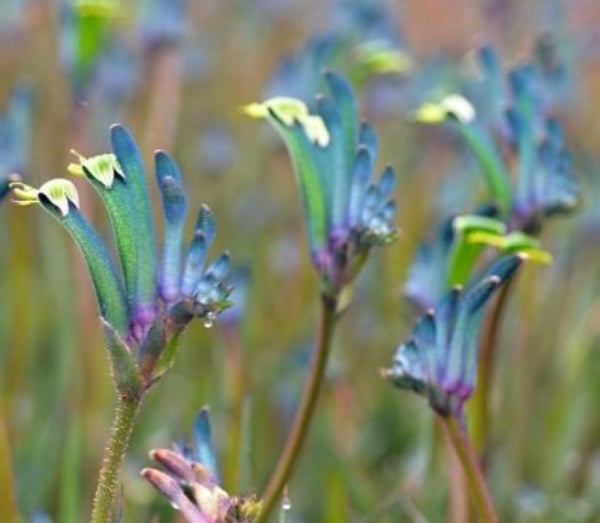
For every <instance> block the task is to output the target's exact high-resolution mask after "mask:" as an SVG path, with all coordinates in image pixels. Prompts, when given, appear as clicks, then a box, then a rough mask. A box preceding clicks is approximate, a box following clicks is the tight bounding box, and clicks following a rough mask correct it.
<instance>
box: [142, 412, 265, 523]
mask: <svg viewBox="0 0 600 523" xmlns="http://www.w3.org/2000/svg"><path fill="white" fill-rule="evenodd" d="M194 436H195V445H194V447H195V448H194V449H193V450H191V449H177V448H176V449H175V450H169V449H158V450H153V451H151V452H150V458H151V459H152V460H153V461H155V462H156V463H157V464H158V465H160V466H161V467H162V469H164V471H163V470H159V469H154V468H145V469H144V470H142V475H143V476H144V478H146V480H147V481H148V482H149V483H150V484H151V485H152V486H153V487H154V488H155V489H156V490H157V491H158V492H160V493H161V494H162V495H163V496H165V497H166V498H167V499H169V501H170V502H171V506H173V508H175V509H176V510H179V511H180V513H181V515H182V516H183V518H184V519H185V520H186V521H187V522H188V523H220V522H227V523H249V522H251V521H253V520H254V519H255V518H256V516H258V513H259V511H260V503H259V502H257V501H256V500H255V499H254V498H253V497H249V498H247V497H235V496H230V495H229V494H228V493H227V492H226V491H225V490H224V489H223V488H222V487H221V486H220V485H219V479H218V474H217V471H216V458H215V453H214V449H213V445H212V440H211V431H210V422H209V417H208V410H207V409H202V410H201V411H200V414H199V415H198V418H197V420H196V423H195V426H194Z"/></svg>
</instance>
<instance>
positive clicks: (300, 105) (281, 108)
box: [242, 96, 330, 147]
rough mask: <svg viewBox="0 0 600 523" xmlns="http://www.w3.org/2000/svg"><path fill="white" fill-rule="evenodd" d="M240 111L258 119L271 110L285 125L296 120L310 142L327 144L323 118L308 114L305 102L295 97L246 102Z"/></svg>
mask: <svg viewBox="0 0 600 523" xmlns="http://www.w3.org/2000/svg"><path fill="white" fill-rule="evenodd" d="M242 111H243V112H244V114H246V115H248V116H250V117H252V118H258V119H264V118H268V117H269V114H270V113H271V112H273V113H274V114H275V116H277V118H278V119H279V120H280V121H281V122H282V123H283V124H284V125H286V126H287V127H292V126H293V125H294V123H295V122H298V123H299V124H300V126H301V127H302V129H303V130H304V132H305V133H306V136H307V137H308V139H309V140H310V141H311V142H312V143H314V144H316V145H318V146H319V147H327V146H328V145H329V140H330V137H329V131H328V130H327V126H326V125H325V122H324V121H323V119H322V118H321V117H320V116H318V115H314V114H310V113H309V111H308V107H307V106H306V104H305V103H304V102H303V101H302V100H298V99H297V98H290V97H286V96H278V97H275V98H271V99H269V100H266V101H265V102H262V103H252V104H248V105H246V106H244V107H243V108H242Z"/></svg>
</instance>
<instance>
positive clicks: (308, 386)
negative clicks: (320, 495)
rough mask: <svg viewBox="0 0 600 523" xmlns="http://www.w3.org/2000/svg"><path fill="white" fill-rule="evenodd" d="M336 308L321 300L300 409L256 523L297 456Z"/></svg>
mask: <svg viewBox="0 0 600 523" xmlns="http://www.w3.org/2000/svg"><path fill="white" fill-rule="evenodd" d="M336 308H337V300H334V299H332V298H329V297H326V296H322V297H321V323H320V328H319V339H318V342H317V344H316V346H315V349H314V353H313V357H312V363H311V367H310V371H309V374H308V377H307V379H306V382H305V384H304V390H303V391H302V397H301V398H300V406H299V407H298V410H297V411H296V417H295V419H294V424H293V426H292V429H291V431H290V433H289V435H288V438H287V441H286V444H285V447H284V449H283V452H282V453H281V456H280V457H279V461H278V462H277V465H276V467H275V470H274V472H273V474H272V475H271V478H270V480H269V483H268V484H267V487H266V489H265V491H264V495H263V496H262V500H263V507H262V510H261V513H260V515H259V517H258V519H257V521H256V523H265V522H266V521H267V520H268V518H269V516H270V515H271V513H272V512H273V510H274V509H275V507H276V506H277V503H278V501H279V498H280V497H281V494H282V493H283V490H284V488H285V486H286V484H287V482H288V480H289V478H290V476H291V474H292V472H293V470H294V466H295V465H296V462H297V461H298V457H299V456H300V452H301V450H302V446H303V444H304V440H305V439H306V435H307V433H308V427H309V425H310V422H311V420H312V417H313V414H314V412H315V407H316V405H317V399H318V397H319V392H320V390H321V385H322V382H323V377H324V375H325V369H326V367H327V360H328V356H329V350H330V348H331V340H332V338H333V331H334V327H335V321H336Z"/></svg>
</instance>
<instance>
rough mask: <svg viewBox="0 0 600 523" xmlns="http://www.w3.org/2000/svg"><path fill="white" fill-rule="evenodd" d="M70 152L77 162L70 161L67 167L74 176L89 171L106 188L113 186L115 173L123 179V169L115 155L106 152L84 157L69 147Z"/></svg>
mask: <svg viewBox="0 0 600 523" xmlns="http://www.w3.org/2000/svg"><path fill="white" fill-rule="evenodd" d="M70 152H71V154H72V155H74V156H75V158H76V159H77V161H78V162H79V163H78V164H77V163H71V164H69V166H68V167H67V170H68V171H69V173H70V174H72V175H74V176H83V175H84V174H85V173H89V175H90V176H92V177H93V178H94V179H95V180H97V181H98V182H100V183H101V184H102V185H103V186H104V187H105V188H106V189H110V188H111V187H112V186H113V183H114V180H115V175H116V176H119V177H120V178H121V179H122V180H125V174H123V169H121V166H120V165H119V162H118V160H117V157H116V156H115V155H114V154H111V153H106V154H99V155H97V156H91V157H90V158H86V157H85V156H83V155H81V154H79V153H78V152H77V151H76V150H75V149H71V151H70Z"/></svg>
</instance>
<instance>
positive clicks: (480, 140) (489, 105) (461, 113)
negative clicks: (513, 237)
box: [415, 47, 579, 232]
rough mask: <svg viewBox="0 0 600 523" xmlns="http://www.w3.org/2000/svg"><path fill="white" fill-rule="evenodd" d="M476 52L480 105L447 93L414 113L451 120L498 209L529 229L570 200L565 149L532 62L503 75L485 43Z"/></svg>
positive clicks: (572, 184) (566, 208)
mask: <svg viewBox="0 0 600 523" xmlns="http://www.w3.org/2000/svg"><path fill="white" fill-rule="evenodd" d="M479 57H480V65H481V70H482V73H483V77H484V79H483V82H482V84H483V87H484V90H485V92H486V94H487V97H485V100H482V104H481V105H482V107H481V108H479V109H476V108H475V107H474V106H473V105H472V103H471V102H470V101H469V100H467V99H466V98H464V97H463V96H461V95H456V94H452V95H449V96H447V97H445V98H443V99H442V100H441V101H439V102H437V103H431V102H428V103H425V104H424V105H422V106H421V107H420V108H419V109H418V110H417V111H416V114H415V118H416V120H417V121H419V122H422V123H426V124H438V123H441V122H447V123H449V124H450V125H451V126H452V127H454V128H455V129H456V130H457V131H458V132H459V133H460V134H461V135H462V136H463V138H464V140H465V142H466V143H467V145H468V146H469V148H470V149H471V151H472V153H473V155H474V157H475V159H476V160H477V163H478V167H479V170H480V171H481V173H482V175H483V176H484V178H485V181H486V183H487V185H488V189H489V191H490V194H491V196H492V198H493V200H494V203H495V204H497V206H498V208H499V210H500V213H501V217H502V218H503V219H504V220H506V221H508V222H509V224H510V226H511V228H513V229H521V230H525V231H529V232H535V231H536V230H537V229H538V228H539V226H540V224H541V222H542V220H543V219H544V218H545V217H547V216H550V215H555V214H564V213H567V212H570V211H571V210H573V209H574V208H575V207H576V206H577V204H578V201H579V187H578V182H577V179H576V178H575V176H574V174H573V172H572V167H571V160H570V155H569V153H568V151H567V150H566V148H565V144H564V139H563V136H562V131H561V128H560V125H559V123H558V122H557V121H556V119H555V118H553V117H552V115H550V114H549V113H548V105H547V104H545V103H542V102H543V101H541V100H540V99H541V98H542V97H541V95H540V92H541V89H542V86H543V80H544V78H543V77H542V76H541V74H540V70H539V68H536V67H534V66H533V65H532V64H527V65H524V66H521V67H518V68H516V69H514V70H512V71H510V72H509V73H508V74H507V75H506V77H505V76H504V75H503V73H502V70H501V68H500V65H499V61H498V58H497V56H496V55H495V53H494V51H493V49H491V48H490V47H484V48H482V49H481V50H480V53H479ZM512 165H515V166H516V167H515V169H514V170H515V171H516V172H514V173H513V172H512V171H513V169H512V167H511V166H512ZM513 180H514V181H513Z"/></svg>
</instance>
